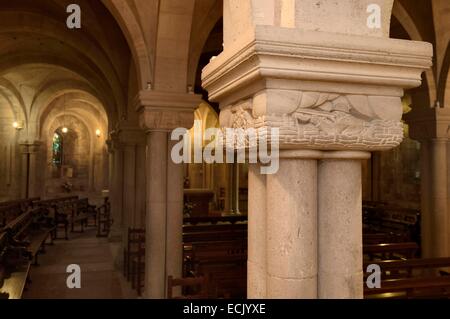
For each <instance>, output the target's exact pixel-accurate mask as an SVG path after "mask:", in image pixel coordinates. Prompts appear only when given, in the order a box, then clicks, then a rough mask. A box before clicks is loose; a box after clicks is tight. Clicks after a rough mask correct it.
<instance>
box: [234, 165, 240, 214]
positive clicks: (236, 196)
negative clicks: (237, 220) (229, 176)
mask: <svg viewBox="0 0 450 319" xmlns="http://www.w3.org/2000/svg"><path fill="white" fill-rule="evenodd" d="M233 178H234V183H233V186H234V187H233V189H234V196H233V197H234V213H235V214H240V211H239V163H234V164H233Z"/></svg>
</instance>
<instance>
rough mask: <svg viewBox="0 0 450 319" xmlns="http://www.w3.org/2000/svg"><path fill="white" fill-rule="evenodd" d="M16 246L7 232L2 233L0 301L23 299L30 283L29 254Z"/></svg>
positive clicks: (0, 237)
mask: <svg viewBox="0 0 450 319" xmlns="http://www.w3.org/2000/svg"><path fill="white" fill-rule="evenodd" d="M15 244H16V243H15V242H14V241H13V240H11V238H10V236H9V235H8V234H7V233H6V232H2V233H0V299H21V298H22V294H23V292H24V290H25V287H26V284H27V283H28V282H29V272H30V266H31V262H30V259H29V254H28V252H27V251H26V249H25V248H24V247H20V246H15Z"/></svg>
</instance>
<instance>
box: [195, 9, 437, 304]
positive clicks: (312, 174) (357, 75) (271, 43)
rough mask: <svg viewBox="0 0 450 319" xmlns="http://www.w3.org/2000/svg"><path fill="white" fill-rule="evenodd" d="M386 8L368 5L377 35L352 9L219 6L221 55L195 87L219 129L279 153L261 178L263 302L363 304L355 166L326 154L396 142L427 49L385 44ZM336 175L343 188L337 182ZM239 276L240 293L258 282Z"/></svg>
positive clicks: (252, 270)
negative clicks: (253, 138) (244, 282)
mask: <svg viewBox="0 0 450 319" xmlns="http://www.w3.org/2000/svg"><path fill="white" fill-rule="evenodd" d="M392 3H393V1H392V0H374V1H372V2H371V4H377V5H379V6H380V8H381V12H380V14H381V17H380V20H381V27H380V28H369V27H368V24H367V21H368V17H369V14H368V13H367V9H368V8H367V7H365V6H364V5H361V1H359V0H349V1H322V2H321V5H320V6H316V5H311V1H309V0H292V1H289V5H282V6H280V5H279V3H278V2H276V1H254V0H240V1H234V0H224V17H223V19H224V52H222V53H221V54H220V55H219V56H217V57H216V58H215V59H214V60H212V61H211V62H210V63H209V64H208V65H207V66H206V67H205V68H204V69H203V73H202V82H203V87H204V88H205V89H206V90H207V91H208V93H209V100H211V101H212V102H218V103H219V104H220V109H221V114H220V124H221V126H222V127H224V128H242V129H250V128H254V129H256V130H258V137H259V139H260V142H264V140H265V139H266V138H267V137H270V140H271V141H278V142H279V143H278V144H277V143H276V146H275V148H276V147H279V148H280V149H281V153H280V156H281V162H280V167H279V171H278V172H277V173H275V174H272V175H268V176H267V189H266V205H267V206H266V214H267V223H266V229H267V238H266V245H267V250H266V263H267V270H266V296H267V297H268V298H317V297H320V298H346V297H351V298H360V297H362V282H358V280H360V279H361V278H362V277H361V272H362V264H361V260H362V250H361V231H362V225H361V218H362V217H361V215H362V212H361V203H360V201H361V194H360V189H361V172H359V173H357V172H356V170H357V169H358V167H359V168H360V164H359V163H358V162H357V161H356V160H353V159H350V160H349V159H348V157H347V156H348V154H347V153H346V152H344V153H334V154H333V156H334V157H333V158H332V159H327V156H329V154H328V152H335V151H352V152H359V151H362V152H371V151H384V150H389V149H392V148H394V147H397V146H398V145H399V144H400V143H401V141H402V139H403V125H402V123H401V117H402V113H403V112H402V103H401V97H402V96H403V94H404V92H403V89H405V88H408V89H409V88H413V87H417V86H420V84H421V73H422V72H423V71H424V70H426V69H428V68H429V67H430V66H431V65H432V51H433V48H432V45H431V44H428V43H420V42H411V41H403V40H393V39H389V25H390V23H389V22H390V17H391V11H392V10H391V9H392ZM337 12H338V14H336V13H337ZM339 12H352V14H351V15H347V16H345V19H344V18H343V17H342V16H341V15H340V14H339ZM380 52H381V53H380ZM318 57H319V58H318ZM276 129H277V130H278V138H277V131H276ZM272 130H275V131H272ZM272 149H273V145H272ZM336 156H341V157H336ZM317 160H323V162H321V165H320V167H321V168H320V172H319V176H320V177H319V176H318V175H317V174H318V172H317ZM336 160H337V161H336ZM344 172H346V173H347V174H349V175H348V176H349V178H350V177H351V178H353V180H352V182H350V183H348V184H345V185H341V183H340V181H339V179H340V178H344V176H343V173H344ZM253 184H254V183H252V186H250V187H254V186H253ZM318 184H319V185H320V187H321V188H323V189H324V190H322V189H320V190H319V194H320V195H319V196H318V195H317V185H318ZM340 186H342V192H343V193H345V194H347V196H343V195H342V194H343V193H341V195H340V193H339V192H340V191H341V190H340V189H339V187H340ZM354 191H356V192H354ZM249 192H250V193H251V192H252V191H251V189H250V190H249ZM249 200H250V201H251V202H253V201H254V200H255V198H254V197H253V196H250V199H249ZM333 201H337V202H335V203H334V206H333V205H332V202H333ZM254 205H256V204H255V203H249V207H250V208H251V209H252V210H253V207H254ZM346 205H349V206H346ZM318 206H319V207H322V208H320V209H319V216H318V215H317V207H318ZM328 208H329V209H328ZM250 214H252V212H250ZM253 214H255V213H254V211H253ZM342 216H346V217H347V218H344V219H342ZM317 218H319V224H317ZM336 218H337V220H334V219H336ZM250 223H251V224H252V226H249V227H250V229H253V228H254V226H255V225H256V222H255V221H254V219H253V220H252V217H251V218H250ZM253 223H255V224H253ZM258 224H260V225H263V223H262V222H261V221H260V222H258ZM358 228H361V229H359V230H358ZM354 231H356V232H354ZM251 232H252V231H251ZM327 232H328V233H327ZM351 232H353V233H352V234H350V233H351ZM340 233H344V234H345V235H341V234H340ZM253 235H254V234H252V233H249V240H250V241H253V240H258V241H260V240H262V239H261V237H257V236H253ZM317 236H318V238H319V239H318V240H317ZM340 236H342V237H340ZM336 238H342V239H343V240H348V241H349V242H345V243H341V242H339V243H337V242H334V241H335V239H336ZM259 244H261V242H258V243H249V249H250V250H251V252H250V254H251V255H252V257H250V256H249V258H255V257H254V256H256V255H257V256H259V257H258V258H262V257H261V256H262V254H260V253H255V251H254V247H255V246H256V245H259ZM347 248H348V249H349V251H346V249H347ZM338 252H340V253H341V255H339V256H337V255H336V254H337V253H338ZM350 252H352V253H353V255H351V254H350ZM334 258H338V259H337V260H336V261H335V262H337V265H336V270H337V272H336V276H337V278H334V279H330V272H331V270H330V269H328V267H330V266H331V264H332V261H333V259H334ZM262 264H264V263H262ZM248 271H249V274H248V276H249V285H251V284H252V283H254V282H255V279H254V278H259V277H260V276H261V275H260V274H258V268H256V267H253V261H252V260H250V261H249V268H248ZM346 280H349V281H346ZM340 283H345V284H344V286H343V288H342V291H338V289H337V286H338V285H339V284H340ZM249 288H250V289H249V292H250V296H251V295H253V294H254V293H255V290H256V289H255V288H253V287H249ZM256 294H257V293H256Z"/></svg>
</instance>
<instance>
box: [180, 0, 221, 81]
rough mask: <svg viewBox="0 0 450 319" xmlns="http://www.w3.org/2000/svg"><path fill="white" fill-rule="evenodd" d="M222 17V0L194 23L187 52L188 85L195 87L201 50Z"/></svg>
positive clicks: (216, 2) (215, 3)
mask: <svg viewBox="0 0 450 319" xmlns="http://www.w3.org/2000/svg"><path fill="white" fill-rule="evenodd" d="M222 17H223V0H220V1H215V2H214V4H213V6H212V7H211V8H209V10H208V12H207V13H206V14H203V16H202V19H201V20H196V21H194V24H193V27H192V35H191V44H190V50H189V64H188V85H192V86H194V85H195V81H196V74H197V68H198V66H199V60H200V56H201V54H202V51H203V48H204V46H205V44H206V42H207V40H208V38H209V35H210V33H211V31H212V30H213V28H214V27H215V26H216V24H217V23H218V22H219V21H220V20H221V19H222Z"/></svg>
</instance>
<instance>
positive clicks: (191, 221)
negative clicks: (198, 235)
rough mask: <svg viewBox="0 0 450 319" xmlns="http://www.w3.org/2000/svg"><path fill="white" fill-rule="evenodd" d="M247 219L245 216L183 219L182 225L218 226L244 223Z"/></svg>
mask: <svg viewBox="0 0 450 319" xmlns="http://www.w3.org/2000/svg"><path fill="white" fill-rule="evenodd" d="M247 220H248V217H247V216H246V215H233V216H196V217H185V218H184V220H183V224H184V225H198V224H201V223H204V224H213V225H214V224H218V223H230V224H236V223H242V222H246V221H247Z"/></svg>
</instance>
